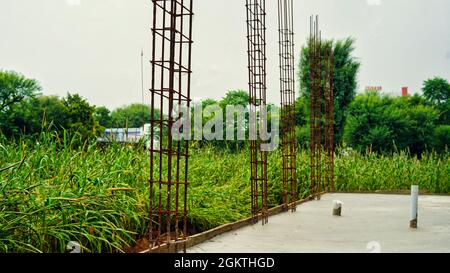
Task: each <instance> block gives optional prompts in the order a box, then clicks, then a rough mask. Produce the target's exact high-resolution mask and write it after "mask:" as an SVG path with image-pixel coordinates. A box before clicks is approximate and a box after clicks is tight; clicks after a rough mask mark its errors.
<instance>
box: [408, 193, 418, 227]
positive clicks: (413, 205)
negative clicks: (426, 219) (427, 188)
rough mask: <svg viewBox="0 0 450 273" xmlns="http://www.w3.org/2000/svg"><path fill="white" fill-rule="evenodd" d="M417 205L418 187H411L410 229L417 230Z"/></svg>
mask: <svg viewBox="0 0 450 273" xmlns="http://www.w3.org/2000/svg"><path fill="white" fill-rule="evenodd" d="M418 205H419V186H416V185H413V186H411V218H410V227H411V228H417V218H418Z"/></svg>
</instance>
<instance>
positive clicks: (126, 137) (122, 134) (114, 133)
mask: <svg viewBox="0 0 450 273" xmlns="http://www.w3.org/2000/svg"><path fill="white" fill-rule="evenodd" d="M150 126H151V125H150V124H145V125H144V126H143V127H141V128H108V129H106V130H105V134H104V135H103V137H101V138H98V139H97V142H98V143H113V142H115V143H122V144H136V143H139V142H141V141H145V146H146V148H147V149H150ZM154 141H155V142H158V140H157V139H154Z"/></svg>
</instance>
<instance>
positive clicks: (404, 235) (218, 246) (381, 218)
mask: <svg viewBox="0 0 450 273" xmlns="http://www.w3.org/2000/svg"><path fill="white" fill-rule="evenodd" d="M333 200H340V201H342V202H343V203H344V204H343V207H342V216H340V217H339V216H333V215H332V212H333ZM409 218H410V196H408V195H389V194H388V195H384V194H326V195H324V196H322V198H321V200H320V201H315V200H314V201H310V202H307V203H305V204H302V205H300V206H298V208H297V211H296V212H294V213H292V212H285V213H282V214H279V215H275V216H273V217H271V218H270V219H269V224H267V225H265V226H262V225H261V223H258V224H255V225H252V226H247V227H244V228H242V229H239V230H236V231H232V232H229V233H225V234H222V235H219V236H217V237H215V238H212V239H211V240H209V241H206V242H204V243H202V244H200V245H197V246H194V247H192V248H190V249H188V253H310V252H312V253H370V252H381V253H398V252H401V253H414V252H426V253H427V252H428V253H430V252H431V253H441V252H444V253H450V197H449V196H431V195H427V196H420V197H419V218H418V219H419V223H418V229H411V228H410V227H409V220H410V219H409Z"/></svg>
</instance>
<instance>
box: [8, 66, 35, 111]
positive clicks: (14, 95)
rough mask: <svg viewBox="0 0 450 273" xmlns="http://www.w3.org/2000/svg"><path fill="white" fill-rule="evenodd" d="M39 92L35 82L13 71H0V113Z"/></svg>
mask: <svg viewBox="0 0 450 273" xmlns="http://www.w3.org/2000/svg"><path fill="white" fill-rule="evenodd" d="M40 90H41V87H40V86H39V84H38V83H37V81H36V80H32V79H27V78H25V77H24V76H23V75H20V74H19V73H16V72H14V71H0V112H4V111H6V110H8V109H10V108H11V107H12V106H13V105H14V104H16V103H19V102H21V101H23V100H24V99H26V98H29V97H33V96H35V95H36V94H37V92H39V91H40Z"/></svg>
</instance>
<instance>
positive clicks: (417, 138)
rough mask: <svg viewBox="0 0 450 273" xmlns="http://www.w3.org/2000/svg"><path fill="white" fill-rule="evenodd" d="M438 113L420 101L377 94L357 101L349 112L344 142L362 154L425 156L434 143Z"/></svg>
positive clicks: (371, 93)
mask: <svg viewBox="0 0 450 273" xmlns="http://www.w3.org/2000/svg"><path fill="white" fill-rule="evenodd" d="M437 119H438V113H437V111H436V110H435V109H434V108H433V107H431V106H427V105H423V104H417V99H415V98H413V99H411V98H410V97H407V98H403V97H402V98H392V97H388V96H382V95H380V94H379V93H377V92H372V91H369V92H366V93H364V94H362V95H359V96H357V97H356V99H355V101H354V102H353V103H352V104H351V106H350V109H349V116H348V120H347V124H346V127H345V134H344V141H345V143H347V144H348V145H350V146H351V147H353V148H355V149H357V150H358V151H360V152H363V151H365V150H366V149H367V148H368V147H370V148H371V149H373V151H377V152H391V151H393V150H395V149H398V150H405V149H409V150H410V152H411V153H412V154H421V153H423V152H424V151H425V150H428V149H429V148H432V147H431V145H430V144H431V143H432V142H433V136H434V129H435V123H436V121H437Z"/></svg>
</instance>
